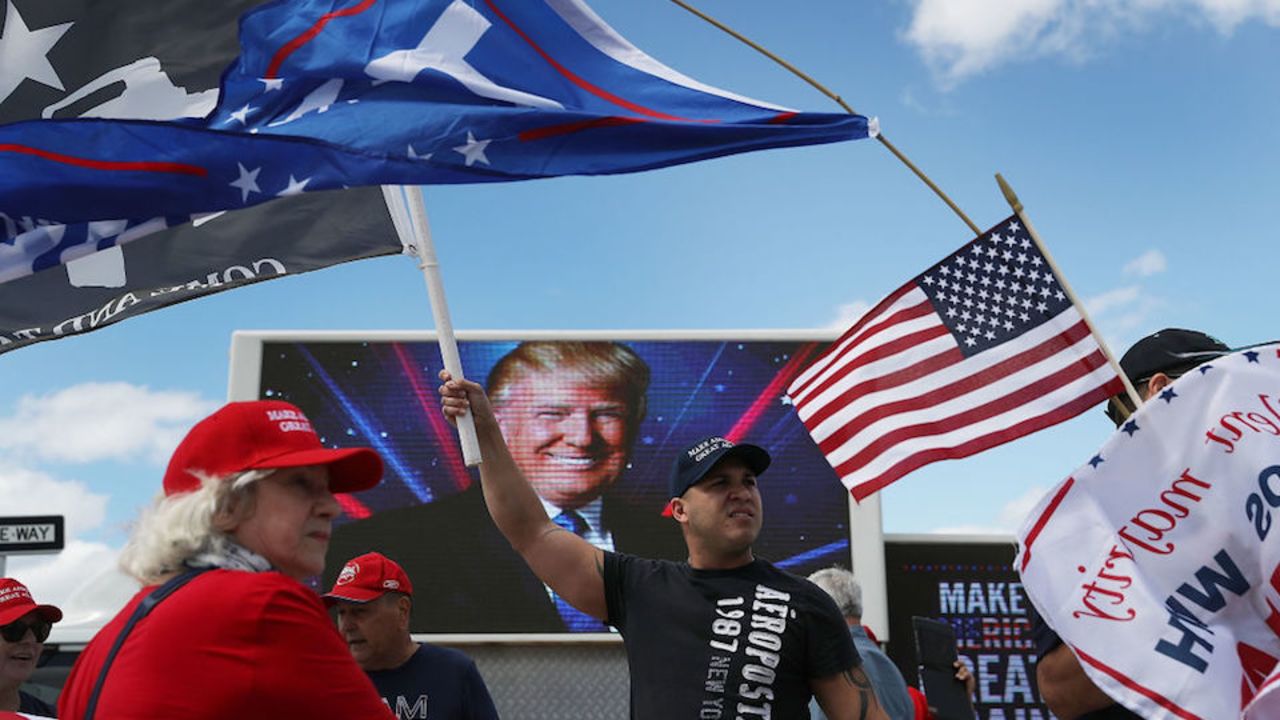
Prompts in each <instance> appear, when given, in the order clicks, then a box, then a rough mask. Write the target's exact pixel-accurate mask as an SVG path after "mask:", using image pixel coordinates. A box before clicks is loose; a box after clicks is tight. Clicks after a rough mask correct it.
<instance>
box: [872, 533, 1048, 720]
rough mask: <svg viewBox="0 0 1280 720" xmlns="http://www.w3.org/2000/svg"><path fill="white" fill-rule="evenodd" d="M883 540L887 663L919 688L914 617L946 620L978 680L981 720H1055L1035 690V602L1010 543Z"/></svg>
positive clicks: (923, 538)
mask: <svg viewBox="0 0 1280 720" xmlns="http://www.w3.org/2000/svg"><path fill="white" fill-rule="evenodd" d="M910 537H911V538H912V540H905V539H902V536H898V538H896V539H895V537H894V536H888V537H886V538H885V546H884V555H885V557H884V561H885V578H886V580H887V582H888V591H889V629H890V635H889V637H890V640H889V643H888V654H889V657H890V658H892V659H893V660H894V662H895V663H896V664H897V665H898V669H900V670H901V671H902V675H903V677H904V678H906V680H907V682H908V683H910V684H913V685H915V684H916V683H917V682H918V677H917V676H918V673H917V663H918V660H917V657H916V648H915V641H914V637H913V633H912V628H911V618H912V616H920V617H927V618H933V619H936V620H941V621H943V622H946V623H948V624H949V625H951V627H952V629H953V630H954V631H955V635H956V651H957V653H958V654H959V656H960V658H961V659H963V660H964V661H965V663H966V664H967V665H969V667H970V669H971V670H972V672H973V675H974V678H975V679H976V680H977V688H976V693H975V694H976V697H975V698H974V707H975V709H976V710H977V716H978V720H1005V719H1007V720H1015V718H1016V719H1019V720H1047V718H1050V717H1052V716H1051V715H1050V713H1049V710H1048V709H1047V708H1046V707H1045V706H1044V705H1043V703H1042V701H1041V699H1040V693H1039V689H1038V688H1037V687H1036V682H1035V661H1036V654H1035V644H1034V643H1033V642H1032V639H1031V624H1030V621H1029V619H1028V616H1027V608H1028V607H1030V604H1031V603H1030V601H1029V600H1028V599H1027V595H1026V592H1025V591H1024V590H1023V589H1022V583H1021V581H1020V578H1019V577H1018V573H1017V571H1016V570H1015V569H1014V567H1013V556H1014V545H1013V538H1009V539H1008V540H1007V541H1004V540H1001V541H976V540H974V541H965V540H963V539H959V538H954V537H953V538H946V539H944V538H941V537H934V538H930V537H929V536H910Z"/></svg>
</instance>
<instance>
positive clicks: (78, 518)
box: [0, 467, 107, 537]
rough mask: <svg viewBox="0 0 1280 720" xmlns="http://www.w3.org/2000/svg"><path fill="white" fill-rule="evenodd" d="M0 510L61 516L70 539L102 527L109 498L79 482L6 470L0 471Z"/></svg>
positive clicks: (12, 469) (16, 470)
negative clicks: (64, 520)
mask: <svg viewBox="0 0 1280 720" xmlns="http://www.w3.org/2000/svg"><path fill="white" fill-rule="evenodd" d="M0 508H4V514H5V515H62V516H64V517H65V518H66V535H67V537H74V536H76V535H79V534H81V533H84V532H87V531H89V530H93V529H94V528H97V527H99V526H101V525H102V522H103V520H104V519H105V518H106V515H107V496H106V495H99V494H97V493H94V492H91V491H90V490H89V488H88V487H87V486H86V485H85V484H84V483H82V482H79V481H75V480H57V479H54V478H52V477H49V476H48V475H45V474H44V473H40V472H36V471H33V470H24V469H22V468H14V467H6V468H3V469H0Z"/></svg>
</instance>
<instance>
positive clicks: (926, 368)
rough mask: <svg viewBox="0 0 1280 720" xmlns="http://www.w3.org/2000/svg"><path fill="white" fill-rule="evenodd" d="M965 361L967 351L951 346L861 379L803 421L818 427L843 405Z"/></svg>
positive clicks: (808, 425)
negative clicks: (918, 360) (874, 376)
mask: <svg viewBox="0 0 1280 720" xmlns="http://www.w3.org/2000/svg"><path fill="white" fill-rule="evenodd" d="M963 361H964V353H962V352H960V348H958V347H951V348H947V350H945V351H943V352H941V353H938V354H937V355H934V356H932V357H927V358H925V359H924V360H921V361H920V362H918V363H915V364H914V365H909V366H907V367H904V368H902V369H901V370H895V371H894V372H891V373H888V374H887V375H881V376H880V377H878V378H871V379H870V380H867V381H865V382H860V383H858V384H857V385H854V386H853V387H851V388H849V389H848V390H845V391H844V392H842V393H840V394H839V395H837V396H835V397H834V398H832V399H831V400H828V401H827V402H825V403H824V404H823V405H822V407H821V408H819V409H818V410H817V412H815V413H814V414H813V415H810V416H809V417H808V418H807V419H806V420H805V421H804V424H805V426H806V427H809V428H816V427H817V426H818V425H819V424H820V423H822V422H823V421H824V420H826V419H827V418H829V417H831V416H832V415H834V414H836V413H837V412H840V410H842V409H843V407H842V406H844V405H847V404H849V403H852V402H854V401H855V400H858V399H860V398H862V397H863V396H864V395H867V394H868V393H873V392H877V391H881V390H888V389H891V388H895V387H899V386H901V385H906V384H907V383H910V382H914V381H916V380H919V379H920V378H924V377H928V376H930V375H932V374H934V373H936V372H938V371H939V370H945V369H946V368H949V367H951V366H952V365H955V364H956V363H959V362H963ZM842 374H843V373H842Z"/></svg>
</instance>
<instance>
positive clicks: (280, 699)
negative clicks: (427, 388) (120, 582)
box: [58, 400, 392, 720]
mask: <svg viewBox="0 0 1280 720" xmlns="http://www.w3.org/2000/svg"><path fill="white" fill-rule="evenodd" d="M381 477H382V461H381V460H380V459H379V457H378V455H377V453H375V452H374V451H373V450H370V449H368V448H350V449H343V450H335V449H328V448H325V447H323V446H322V445H321V443H320V438H319V437H318V436H317V435H316V433H315V431H314V430H313V429H312V427H311V423H310V422H309V421H308V420H307V418H306V417H305V416H304V415H303V414H302V411H300V410H299V409H298V408H296V407H294V406H293V405H290V404H289V403H286V402H281V401H274V400H267V401H254V402H238V403H229V404H227V405H225V406H224V407H222V409H220V410H218V411H217V412H215V413H214V414H213V415H211V416H209V417H207V418H205V419H204V420H202V421H201V422H199V423H198V424H196V426H195V427H194V428H192V429H191V431H190V432H189V433H188V434H187V436H186V438H184V439H183V441H182V443H181V444H180V445H179V446H178V449H177V450H176V451H175V452H174V454H173V458H172V459H171V460H170V461H169V467H168V469H167V471H166V472H165V476H164V491H163V494H162V496H161V497H160V498H158V499H157V500H156V502H155V504H154V505H153V506H152V507H151V508H150V509H148V510H147V511H145V512H144V514H143V515H142V517H141V519H140V520H139V521H138V524H137V526H136V528H135V529H134V532H133V535H132V537H131V538H130V540H129V543H128V545H127V546H126V547H125V549H124V552H123V553H122V555H121V559H120V562H121V567H122V568H123V569H124V570H125V571H126V572H128V573H129V574H131V575H133V576H134V577H136V578H137V579H138V580H139V581H141V582H142V584H143V585H144V587H143V589H142V590H141V591H140V592H139V593H138V594H137V595H136V596H135V597H134V598H133V600H131V601H130V602H129V603H128V604H127V605H126V606H125V607H124V609H123V610H121V611H120V613H119V614H118V615H116V617H115V618H114V619H113V620H112V621H111V622H110V623H108V624H107V626H106V627H104V628H103V629H102V631H101V632H99V633H98V634H97V636H95V637H94V638H93V640H92V641H91V642H90V643H89V645H88V647H87V648H86V649H85V651H84V652H83V653H82V654H81V655H80V657H79V659H78V660H77V661H76V664H75V666H74V667H73V668H72V670H71V675H70V677H69V678H68V679H67V683H66V686H65V688H64V690H63V693H62V697H61V698H60V699H59V701H58V716H59V717H61V718H67V719H69V720H81V719H83V720H91V719H92V718H99V719H100V720H115V719H117V718H178V717H181V718H208V719H210V720H212V719H213V718H219V719H220V720H221V719H224V718H237V719H238V720H243V719H245V718H273V719H278V718H292V717H298V718H320V717H333V718H390V717H392V715H391V714H390V711H389V710H388V709H387V707H386V705H385V704H383V702H382V700H381V698H380V697H379V696H378V694H377V691H375V690H374V687H373V684H372V683H371V682H370V681H369V679H368V677H367V676H366V675H365V674H364V672H363V671H361V670H360V668H359V667H358V666H357V665H356V663H355V661H354V660H353V659H352V657H351V653H350V652H349V651H348V650H347V648H346V646H345V644H344V643H343V642H342V639H341V637H339V635H338V633H337V631H336V630H335V629H334V626H333V623H332V622H331V621H330V620H329V617H328V615H327V613H326V612H325V609H324V605H323V604H322V603H321V601H320V598H319V596H318V595H317V594H316V593H315V592H314V591H312V590H311V589H309V588H307V587H306V586H304V585H303V584H302V581H304V580H306V579H307V578H309V577H312V576H315V575H318V574H319V573H320V572H321V570H323V568H324V557H325V551H326V550H327V549H328V545H329V536H330V532H331V525H332V522H333V519H334V518H335V517H337V515H338V513H339V512H340V507H339V505H338V502H337V500H336V499H335V498H334V496H333V493H335V492H354V491H358V490H366V489H368V488H370V487H373V486H374V485H376V484H377V483H378V481H379V480H380V479H381Z"/></svg>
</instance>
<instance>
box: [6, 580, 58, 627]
mask: <svg viewBox="0 0 1280 720" xmlns="http://www.w3.org/2000/svg"><path fill="white" fill-rule="evenodd" d="M32 610H35V611H36V612H37V613H39V614H40V617H41V618H43V619H45V620H48V621H49V622H51V623H56V622H58V621H59V620H61V619H62V611H61V610H59V609H58V608H56V607H54V606H53V605H37V604H36V601H35V600H32V599H31V591H30V590H27V586H26V585H23V584H22V583H20V582H18V581H17V580H14V579H13V578H0V625H8V624H9V623H11V622H13V621H14V620H17V619H18V618H20V617H22V616H24V615H26V614H27V613H29V612H31V611H32Z"/></svg>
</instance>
